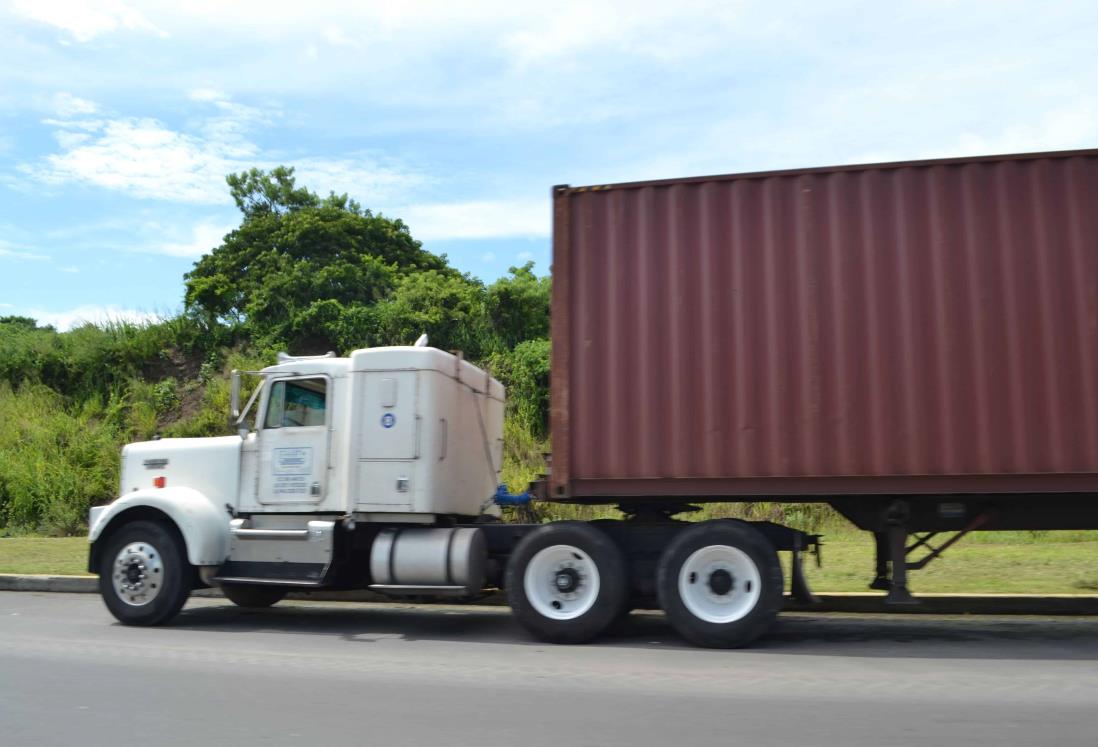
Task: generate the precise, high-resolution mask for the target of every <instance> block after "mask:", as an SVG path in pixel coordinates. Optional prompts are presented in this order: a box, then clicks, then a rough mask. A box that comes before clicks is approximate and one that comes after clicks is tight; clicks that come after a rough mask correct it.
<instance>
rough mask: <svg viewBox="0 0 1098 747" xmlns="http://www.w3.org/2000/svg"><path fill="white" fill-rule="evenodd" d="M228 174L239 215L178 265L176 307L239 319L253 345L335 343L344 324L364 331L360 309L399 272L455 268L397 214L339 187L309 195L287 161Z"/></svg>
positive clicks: (316, 347)
mask: <svg viewBox="0 0 1098 747" xmlns="http://www.w3.org/2000/svg"><path fill="white" fill-rule="evenodd" d="M227 181H228V183H229V187H230V190H231V192H232V195H233V199H234V201H235V202H236V204H237V206H238V207H239V208H240V210H241V213H242V214H243V220H242V222H241V224H240V227H239V228H237V229H235V230H234V231H232V232H231V233H229V234H228V235H227V236H225V238H224V240H223V242H222V244H221V245H220V246H218V247H216V248H215V249H213V250H212V251H211V252H210V253H209V254H207V255H205V256H204V257H202V258H201V259H200V260H199V261H198V262H197V263H195V266H194V269H193V270H191V271H190V272H189V273H187V275H186V276H185V283H186V296H185V305H186V308H187V310H188V312H190V313H193V314H196V315H199V316H201V317H204V318H205V319H207V320H208V321H210V322H211V323H212V322H215V321H218V320H220V321H225V322H229V323H231V324H236V325H241V326H242V327H243V328H244V330H245V331H246V332H247V333H248V334H249V335H250V336H251V337H252V338H253V339H254V340H255V341H256V342H257V343H258V344H259V345H261V346H274V345H286V346H288V347H290V348H291V349H292V350H294V351H295V352H324V351H326V350H329V349H335V348H339V347H343V346H345V345H346V343H347V342H348V341H347V340H346V335H347V333H348V332H349V331H352V330H354V331H359V332H362V333H363V334H365V333H367V332H368V329H366V328H368V326H369V325H368V324H366V322H368V321H369V320H368V319H367V318H366V317H364V315H363V313H362V310H361V309H360V308H359V307H362V306H370V305H373V304H375V303H377V302H378V301H381V300H382V299H384V298H386V297H388V296H389V294H390V293H391V292H392V291H393V290H394V288H396V286H397V283H398V281H399V280H400V279H401V278H402V277H404V276H406V275H408V274H409V273H413V272H420V271H435V272H438V273H442V274H446V275H449V276H457V272H456V271H454V270H453V269H451V268H449V266H448V265H447V263H446V259H445V257H439V256H436V255H434V254H431V253H430V252H427V251H425V250H424V249H423V248H422V246H421V245H420V243H419V242H418V241H416V240H415V239H413V238H412V235H411V233H410V232H409V231H408V227H407V226H405V225H404V223H403V222H402V221H400V220H399V219H398V220H393V219H389V218H386V217H384V216H381V215H375V214H373V213H372V212H370V211H369V210H364V209H362V207H361V206H360V205H359V204H358V203H357V202H355V201H354V200H352V199H349V198H348V197H347V195H336V194H334V193H333V194H330V195H329V196H328V197H325V198H321V197H318V196H317V195H316V194H315V193H313V192H311V191H309V190H308V189H306V188H304V187H298V186H297V185H296V182H295V179H294V175H293V169H291V168H284V167H278V168H276V169H273V170H271V171H270V172H264V171H261V170H258V169H252V170H250V171H247V172H243V173H240V174H233V175H230V176H229V177H227ZM368 342H369V340H365V339H364V340H361V341H359V342H352V343H351V345H350V346H351V347H357V346H359V345H362V344H367V343H368Z"/></svg>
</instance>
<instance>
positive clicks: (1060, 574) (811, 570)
mask: <svg viewBox="0 0 1098 747" xmlns="http://www.w3.org/2000/svg"><path fill="white" fill-rule="evenodd" d="M87 557H88V543H87V540H86V539H85V538H84V537H62V538H56V539H55V538H46V537H11V538H0V573H32V574H59V575H83V574H86V573H87V570H86V567H87V566H86V564H87ZM807 560H808V562H807V564H806V573H807V576H808V582H809V584H810V585H811V587H812V588H813V589H814V590H815V591H819V592H835V591H865V590H866V585H867V584H868V583H869V580H870V578H871V574H872V570H873V543H872V542H871V541H870V538H869V536H868V535H862V534H857V533H845V534H837V535H835V536H834V537H832V538H830V539H828V538H825V544H824V547H823V561H824V563H823V567H822V568H816V567H815V564H814V562H813V559H812V558H808V559H807ZM786 571H787V578H788V568H787V569H786ZM911 588H912V590H913V591H914V592H915V593H916V594H918V593H923V594H933V593H968V594H978V593H998V594H1087V593H1098V533H1096V532H1063V533H1056V532H1047V533H1041V534H1040V535H1034V534H1032V533H1029V532H989V533H987V534H985V535H976V536H974V537H971V538H966V539H964V540H962V541H961V542H960V543H958V544H957V545H956V546H955V547H954V548H952V549H950V550H949V551H948V552H947V553H946V554H945V556H944V557H942V558H939V559H938V560H935V561H934V562H932V563H931V564H930V565H929V566H927V568H926V569H924V570H922V571H914V572H912V574H911Z"/></svg>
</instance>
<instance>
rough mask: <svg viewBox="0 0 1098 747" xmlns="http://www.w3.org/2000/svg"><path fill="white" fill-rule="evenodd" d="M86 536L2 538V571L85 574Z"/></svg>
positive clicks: (0, 538) (86, 563) (0, 546)
mask: <svg viewBox="0 0 1098 747" xmlns="http://www.w3.org/2000/svg"><path fill="white" fill-rule="evenodd" d="M87 569H88V538H87V537H0V573H36V574H37V573H40V574H46V575H58V576H82V575H86V574H87V572H88V570H87Z"/></svg>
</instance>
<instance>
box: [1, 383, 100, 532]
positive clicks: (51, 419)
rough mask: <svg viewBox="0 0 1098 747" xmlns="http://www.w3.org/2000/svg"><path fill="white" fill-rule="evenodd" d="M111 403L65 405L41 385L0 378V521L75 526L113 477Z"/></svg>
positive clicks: (46, 528)
mask: <svg viewBox="0 0 1098 747" xmlns="http://www.w3.org/2000/svg"><path fill="white" fill-rule="evenodd" d="M118 407H119V403H118V402H116V401H112V402H108V403H106V404H103V403H101V402H97V401H95V400H88V401H85V402H83V403H81V404H79V405H77V406H74V407H69V406H66V404H65V402H64V400H63V398H62V397H61V396H60V395H59V394H57V393H56V392H54V391H52V390H50V389H49V388H47V387H45V386H43V385H41V384H31V385H27V386H24V387H22V388H21V389H20V390H19V391H18V392H15V391H13V390H12V388H11V386H10V385H9V384H7V383H6V382H5V383H0V526H9V527H21V528H24V529H32V530H38V531H42V532H45V533H48V534H55V535H64V534H73V533H75V532H78V531H80V529H81V528H82V527H83V526H84V522H85V518H86V516H87V510H88V507H89V506H91V505H92V504H93V503H95V502H97V501H99V500H102V499H104V498H107V497H110V496H111V495H112V494H113V493H114V492H115V485H116V483H117V480H118V477H117V475H118V457H119V452H118V444H119V441H120V436H121V433H120V430H119V428H118V426H117V424H116V423H117V417H116V416H117V409H118Z"/></svg>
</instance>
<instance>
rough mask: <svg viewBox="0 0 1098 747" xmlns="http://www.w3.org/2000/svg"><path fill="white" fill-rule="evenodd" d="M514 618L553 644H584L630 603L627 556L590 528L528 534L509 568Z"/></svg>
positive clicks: (561, 526) (555, 527) (564, 526)
mask: <svg viewBox="0 0 1098 747" xmlns="http://www.w3.org/2000/svg"><path fill="white" fill-rule="evenodd" d="M505 586H506V590H507V601H508V603H509V604H510V605H511V610H512V611H513V612H514V615H515V619H516V620H518V622H519V624H521V625H522V626H523V627H524V628H526V629H527V630H528V631H530V632H531V633H533V634H534V635H535V636H537V637H538V638H540V639H542V640H544V641H549V642H551V643H585V642H587V641H589V640H591V639H592V638H594V637H596V636H597V635H599V634H600V633H602V632H604V631H605V630H606V629H607V628H609V627H610V626H611V625H612V624H613V623H614V622H615V621H616V620H617V619H619V617H620V616H621V614H622V611H623V610H625V608H626V603H627V602H628V588H627V579H626V564H625V558H624V556H623V555H622V552H621V550H620V549H618V546H617V545H615V544H614V543H613V541H611V540H610V538H609V537H607V536H606V535H605V534H603V533H602V532H600V531H599V530H598V529H595V528H594V527H591V526H588V525H587V524H584V523H582V522H578V521H562V522H556V523H553V524H546V525H545V526H543V527H539V528H538V529H535V530H534V531H533V532H530V534H528V535H526V537H524V538H523V539H522V541H521V542H519V544H518V546H517V547H516V548H515V551H514V553H513V554H512V555H511V559H510V561H509V562H508V564H507V578H506V584H505Z"/></svg>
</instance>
